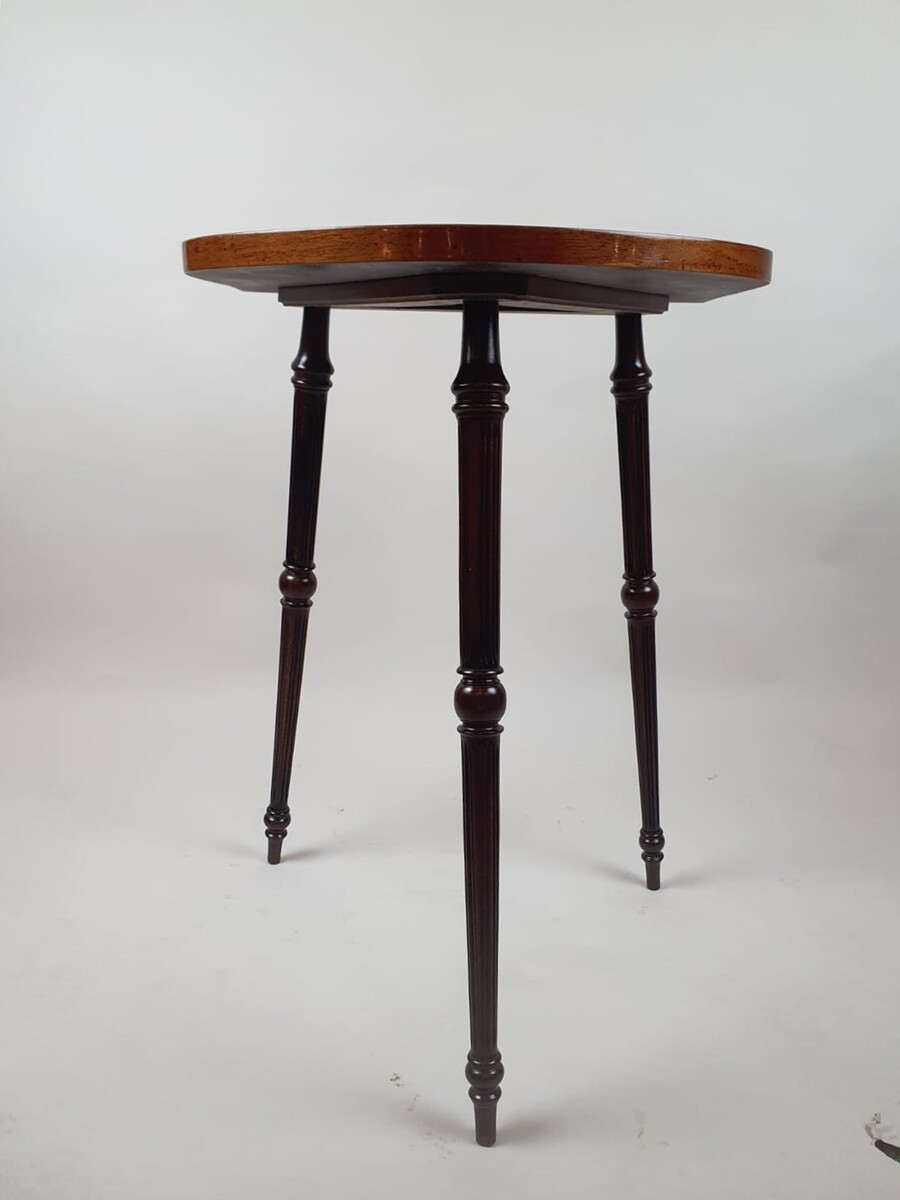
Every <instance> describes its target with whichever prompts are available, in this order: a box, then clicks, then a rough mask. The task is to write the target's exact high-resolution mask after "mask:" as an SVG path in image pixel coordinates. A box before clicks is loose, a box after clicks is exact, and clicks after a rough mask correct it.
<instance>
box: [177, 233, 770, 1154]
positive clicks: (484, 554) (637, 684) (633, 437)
mask: <svg viewBox="0 0 900 1200" xmlns="http://www.w3.org/2000/svg"><path fill="white" fill-rule="evenodd" d="M184 261H185V270H186V271H187V272H188V274H189V275H193V276H195V277H197V278H201V279H208V280H212V281H214V282H217V283H224V284H228V285H231V286H233V287H236V288H240V289H242V290H247V291H256V292H269V293H276V294H277V295H278V299H279V300H280V302H281V303H282V304H284V305H287V306H290V307H298V308H302V309H303V325H302V332H301V338H300V350H299V352H298V354H297V357H296V358H295V360H294V362H293V369H294V374H293V384H294V432H293V442H292V451H291V486H290V497H289V512H288V534H287V550H286V554H285V561H284V570H283V572H282V574H281V578H280V581H279V584H280V588H281V593H282V628H281V650H280V660H279V677H278V700H277V707H276V721H275V745H274V758H273V771H272V792H271V800H270V804H269V807H268V809H267V810H266V814H265V825H266V834H267V837H268V845H269V862H271V863H277V862H279V861H280V858H281V848H282V844H283V841H284V838H285V835H286V833H287V829H288V826H289V824H290V821H291V812H290V808H289V805H288V792H289V788H290V783H291V766H292V758H293V752H294V739H295V732H296V726H297V715H298V707H299V702H300V688H301V683H302V676H303V663H304V654H305V649H306V633H307V624H308V620H309V610H310V606H311V604H312V599H313V594H314V593H315V590H316V577H315V569H314V568H315V563H314V550H315V535H316V515H317V509H318V496H319V480H320V473H321V464H322V446H323V438H324V428H325V409H326V400H327V395H328V389H329V387H330V386H331V374H332V366H331V362H330V361H329V356H328V327H329V314H330V309H331V308H332V307H350V308H352V307H365V308H432V309H438V310H440V309H449V308H458V309H461V310H462V355H461V362H460V366H459V371H458V373H457V375H456V378H455V379H454V381H453V384H452V391H453V394H454V396H455V398H456V399H455V403H454V405H453V411H454V413H455V414H456V417H457V426H458V453H459V635H460V636H459V640H460V665H459V668H458V674H459V676H460V679H459V682H458V684H457V687H456V690H455V695H454V703H455V709H456V714H457V716H458V718H459V722H460V724H459V727H458V728H459V734H460V739H461V751H462V802H463V839H464V864H465V901H466V934H467V951H468V984H469V1018H470V1031H471V1041H470V1049H469V1053H468V1058H467V1063H466V1078H467V1079H468V1082H469V1096H470V1099H471V1101H472V1103H473V1104H474V1110H475V1135H476V1140H477V1141H478V1143H479V1144H480V1145H483V1146H490V1145H493V1144H494V1141H495V1139H496V1130H497V1102H498V1101H499V1099H500V1094H501V1088H500V1084H501V1081H502V1080H503V1075H504V1066H503V1062H502V1059H501V1056H500V1051H499V1049H498V1047H497V999H498V931H499V857H500V735H501V734H502V732H503V726H502V725H501V723H500V722H501V720H502V718H503V715H504V712H505V709H506V692H505V690H504V687H503V684H502V682H501V678H500V677H501V674H502V668H501V666H500V502H501V496H500V492H501V486H500V485H501V460H502V432H503V420H504V417H505V415H506V413H507V411H508V406H507V402H506V396H507V393H508V391H509V385H508V383H507V381H506V379H505V377H504V374H503V369H502V366H501V362H500V351H499V313H500V310H501V309H512V310H518V311H538V312H548V311H549V312H579V313H601V314H602V313H608V314H612V315H614V316H615V330H616V360H615V366H614V368H613V372H612V375H611V380H612V392H613V395H614V397H615V406H616V422H617V432H618V451H619V473H620V485H621V501H622V530H623V542H624V561H625V574H624V579H625V582H624V586H623V587H622V592H621V595H622V600H623V603H624V605H625V609H626V617H627V619H628V625H627V628H628V642H629V656H630V666H631V685H632V697H633V708H634V727H635V739H636V749H637V764H638V783H639V790H640V801H641V830H640V837H639V843H640V848H641V853H642V856H643V859H644V862H645V864H646V876H647V886H648V887H649V888H651V889H652V890H654V891H655V890H656V889H658V888H659V885H660V864H661V862H662V858H663V847H664V844H665V839H664V837H663V831H662V828H661V827H660V814H659V768H658V750H657V741H658V736H657V698H656V643H655V620H656V603H657V600H658V595H659V592H658V588H657V585H656V578H655V573H654V569H653V547H652V532H651V519H650V445H649V421H648V397H649V393H650V375H651V372H650V368H649V366H648V365H647V361H646V358H645V355H644V346H643V333H642V315H643V314H658V313H662V312H665V310H666V308H667V307H668V305H669V304H670V303H673V302H679V301H691V302H696V301H705V300H710V299H715V298H716V297H719V296H725V295H729V294H731V293H735V292H740V291H745V290H748V289H750V288H755V287H761V286H763V285H764V284H766V283H768V281H769V278H770V274H771V254H770V253H769V252H768V251H767V250H762V249H760V248H759V247H756V246H746V245H742V244H740V243H733V242H716V241H702V240H699V239H691V238H665V237H648V236H642V235H637V234H624V233H611V232H603V231H594V230H578V229H547V228H531V227H523V226H482V225H441V226H438V225H427V226H413V225H406V226H366V227H362V228H358V229H332V230H307V231H301V232H297V233H275V234H227V235H219V236H216V237H209V238H195V239H193V240H191V241H188V242H186V243H185V244H184Z"/></svg>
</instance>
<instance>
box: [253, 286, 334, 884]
mask: <svg viewBox="0 0 900 1200" xmlns="http://www.w3.org/2000/svg"><path fill="white" fill-rule="evenodd" d="M328 318H329V310H328V309H327V308H307V309H304V311H303V326H302V329H301V333H300V349H299V350H298V352H297V357H296V358H295V359H294V361H293V363H292V364H291V366H292V367H293V371H294V373H293V376H292V382H293V384H294V432H293V437H292V441H291V486H290V496H289V499H288V528H287V549H286V552H285V559H284V570H283V571H282V573H281V578H280V579H279V581H278V583H279V587H280V589H281V604H282V609H281V652H280V656H279V664H278V700H277V705H276V710H275V750H274V756H273V763H272V795H271V799H270V802H269V807H268V808H267V809H266V815H265V825H266V837H267V838H268V840H269V856H268V857H269V862H270V863H277V862H280V861H281V844H282V842H283V841H284V839H285V836H286V834H287V828H288V825H290V823H291V810H290V808H289V807H288V793H289V790H290V785H291V764H292V762H293V758H294V737H295V735H296V731H297V711H298V708H299V705H300V685H301V682H302V679H303V658H304V654H305V652H306V627H307V624H308V622H309V610H310V608H311V607H312V598H313V595H314V593H315V590H316V576H315V571H314V569H315V565H316V564H315V562H314V561H313V555H314V553H315V542H316V515H317V512H318V508H319V477H320V474H321V470H322V442H323V438H324V436H325V404H326V399H327V396H328V389H329V388H330V387H331V374H332V370H333V368H332V365H331V362H330V361H329V358H328Z"/></svg>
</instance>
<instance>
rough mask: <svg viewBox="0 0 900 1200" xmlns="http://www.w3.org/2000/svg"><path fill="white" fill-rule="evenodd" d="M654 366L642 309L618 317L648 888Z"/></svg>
mask: <svg viewBox="0 0 900 1200" xmlns="http://www.w3.org/2000/svg"><path fill="white" fill-rule="evenodd" d="M650 375H651V371H650V368H649V367H648V366H647V361H646V359H645V358H644V339H643V333H642V329H641V318H640V314H637V313H619V314H618V315H617V316H616V363H615V366H614V368H613V371H612V374H611V375H610V379H611V380H612V393H613V395H614V396H615V398H616V426H617V431H618V443H619V483H620V487H621V492H622V533H623V541H624V545H625V584H624V586H623V588H622V603H623V604H624V605H625V608H626V610H627V611H626V614H625V615H626V617H627V619H628V649H629V656H630V659H631V691H632V698H633V701H634V732H635V741H636V744H637V762H638V782H639V786H640V793H641V817H642V821H641V833H640V838H639V843H640V847H641V855H642V857H643V860H644V863H645V864H646V871H647V887H648V888H650V890H651V891H656V890H657V889H658V888H659V882H660V881H659V875H660V863H661V862H662V860H663V846H664V845H665V838H664V837H663V831H662V829H661V828H660V825H659V752H658V737H657V717H656V631H655V622H656V602H657V600H658V599H659V588H658V587H657V585H656V573H655V572H654V570H653V538H652V533H651V527H650V440H649V421H648V406H647V398H648V396H649V395H650V387H651V384H650Z"/></svg>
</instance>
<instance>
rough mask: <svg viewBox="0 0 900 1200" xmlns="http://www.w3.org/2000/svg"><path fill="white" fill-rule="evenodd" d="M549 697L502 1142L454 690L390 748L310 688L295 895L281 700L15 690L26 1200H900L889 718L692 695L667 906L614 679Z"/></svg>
mask: <svg viewBox="0 0 900 1200" xmlns="http://www.w3.org/2000/svg"><path fill="white" fill-rule="evenodd" d="M444 690H446V689H444ZM533 695H534V689H530V688H523V689H520V690H519V691H518V693H517V692H516V691H515V690H513V687H512V683H511V682H510V696H511V704H510V711H509V714H508V719H507V733H506V735H505V737H504V743H505V744H504V781H503V782H504V797H503V802H504V829H503V836H504V855H503V889H502V917H503V930H502V961H501V984H502V997H501V1033H502V1037H501V1048H502V1050H503V1053H504V1056H505V1059H506V1063H507V1080H506V1083H505V1084H504V1095H503V1099H502V1101H501V1106H500V1136H499V1140H498V1144H497V1146H496V1147H495V1148H494V1149H493V1150H483V1149H479V1148H478V1147H476V1146H474V1145H473V1143H472V1138H471V1121H470V1112H469V1102H468V1099H467V1097H466V1084H465V1081H464V1079H463V1075H462V1068H463V1065H464V1058H465V1052H466V1049H467V1041H466V1037H467V1028H466V1015H467V1014H466V996H465V961H464V937H463V907H462V891H461V882H462V880H461V861H460V853H459V842H460V819H459V813H458V802H457V794H456V792H457V762H456V747H455V744H454V739H455V734H454V733H453V722H452V717H450V715H449V713H448V711H446V709H447V705H446V696H444V695H443V692H441V691H440V690H439V689H437V688H435V689H434V691H433V692H432V691H431V690H429V691H427V692H426V694H425V696H424V698H423V702H422V704H421V705H420V706H419V707H418V710H417V711H416V712H415V713H414V714H413V715H412V716H411V717H410V716H407V718H406V719H404V721H403V722H402V725H398V721H397V719H396V714H395V713H394V712H392V711H391V710H390V709H389V708H388V707H386V706H385V704H384V701H383V691H381V692H379V685H378V681H377V680H375V679H373V680H372V681H371V683H370V685H369V686H368V687H367V686H366V684H365V681H363V682H362V683H361V684H359V686H355V687H354V689H352V694H351V695H348V689H346V688H343V687H339V686H337V684H331V685H329V684H328V682H327V681H325V682H322V681H319V682H318V683H317V694H316V698H315V701H314V702H313V700H311V699H310V698H309V697H307V701H306V702H305V706H304V707H305V711H304V714H303V715H304V725H303V731H302V738H301V746H300V753H299V755H298V778H299V780H300V781H301V782H300V787H299V789H298V802H297V806H296V818H295V822H294V825H293V827H292V830H291V834H290V840H289V841H288V843H287V846H286V856H285V861H284V863H283V864H282V866H281V867H280V868H278V869H270V868H267V866H266V865H265V863H264V861H263V856H264V843H263V838H262V835H261V831H260V826H259V810H260V807H261V803H262V802H263V799H264V792H265V786H264V776H265V774H266V771H267V767H268V762H267V759H268V747H269V719H270V706H271V680H270V679H267V678H266V679H264V678H262V677H249V676H248V677H246V678H244V679H243V680H237V679H235V680H233V681H232V682H231V683H230V684H221V683H219V684H217V685H214V684H211V685H210V686H209V688H208V689H205V690H204V689H200V688H197V689H196V690H193V691H190V690H188V691H185V690H181V691H178V692H176V691H174V690H166V689H164V688H162V687H160V688H158V689H157V690H155V691H154V690H147V689H145V690H143V691H140V692H139V691H137V690H134V691H132V690H129V689H128V688H127V687H125V686H124V685H123V684H122V683H121V682H118V683H117V682H115V681H109V682H108V683H107V684H106V685H105V686H104V685H100V684H98V685H97V686H95V687H94V689H93V690H92V691H90V692H88V691H81V692H79V691H77V690H75V689H72V690H70V691H66V690H55V691H52V692H50V691H48V692H41V691H39V690H37V689H35V690H32V691H28V692H22V691H21V690H20V691H19V692H18V693H17V694H16V695H15V696H12V695H9V694H5V695H4V697H3V708H2V725H3V728H4V730H5V731H6V734H7V735H8V741H7V745H8V749H7V750H6V752H5V756H4V762H3V774H4V788H5V793H4V802H5V809H6V811H7V812H8V814H9V817H8V819H7V821H6V824H5V834H4V838H3V843H2V847H0V889H2V893H0V935H2V937H0V940H2V945H3V954H2V956H0V1060H2V1063H3V1071H2V1101H0V1134H2V1136H0V1179H2V1181H3V1189H2V1191H3V1196H4V1197H8V1198H9V1200H47V1198H49V1197H53V1200H67V1198H69V1197H71V1198H72V1200H76V1198H77V1200H88V1198H96V1200H113V1198H116V1200H119V1198H122V1197H127V1200H151V1198H152V1200H158V1198H159V1197H166V1198H167V1200H201V1198H202V1200H208V1198H209V1197H212V1196H215V1197H217V1200H231V1198H234V1200H238V1198H241V1200H245V1198H246V1197H247V1196H248V1195H252V1194H258V1193H259V1192H260V1191H261V1190H264V1191H265V1194H266V1195H267V1196H269V1197H272V1198H273V1200H281V1198H282V1197H283V1198H285V1200H287V1198H288V1197H295V1196H297V1195H307V1194H315V1195H317V1196H321V1197H323V1198H332V1197H335V1198H336V1197H344V1196H348V1197H349V1196H365V1197H366V1198H367V1200H381V1198H382V1197H384V1198H385V1200H388V1198H390V1200H394V1198H397V1197H417V1198H418V1197H422V1196H428V1197H429V1200H440V1198H442V1197H445V1196H446V1197H450V1196H457V1195H460V1194H463V1193H468V1194H471V1195H483V1194H489V1193H490V1194H493V1195H496V1196H502V1197H513V1196H515V1197H517V1198H520V1200H521V1198H528V1200H530V1198H532V1197H533V1198H534V1200H538V1198H540V1200H544V1198H545V1197H546V1196H547V1195H548V1194H551V1193H552V1192H553V1191H555V1190H557V1189H564V1190H565V1192H566V1193H567V1194H568V1195H572V1196H577V1197H582V1196H584V1197H587V1196H595V1195H598V1194H604V1195H614V1196H618V1197H622V1198H623V1200H624V1198H625V1197H629V1198H632V1197H634V1198H642V1197H654V1196H660V1195H664V1196H666V1197H669V1198H671V1200H680V1198H682V1197H683V1198H684V1200H688V1198H690V1200H697V1198H699V1197H721V1196H722V1195H726V1194H727V1195H728V1196H730V1197H747V1198H748V1200H750V1198H751V1197H752V1198H753V1200H758V1198H760V1197H779V1198H780V1197H784V1198H785V1200H788V1198H790V1200H797V1198H798V1197H810V1198H813V1197H815V1198H816V1200H832V1198H833V1200H843V1198H844V1197H846V1196H848V1195H857V1196H866V1197H870V1198H873V1200H875V1198H877V1197H885V1198H887V1197H893V1196H895V1195H896V1194H897V1189H898V1187H900V1167H898V1166H897V1164H896V1163H892V1162H890V1161H889V1160H888V1159H886V1158H884V1157H883V1156H881V1155H880V1154H878V1153H877V1151H875V1150H874V1149H873V1148H872V1146H871V1144H870V1143H869V1141H868V1139H867V1137H866V1134H865V1132H864V1129H863V1125H864V1123H865V1121H867V1120H868V1119H870V1118H871V1116H872V1114H873V1113H874V1112H875V1111H880V1112H881V1113H882V1118H883V1121H884V1124H885V1127H886V1130H887V1133H886V1134H885V1136H888V1134H889V1133H890V1131H891V1121H892V1120H894V1119H895V1118H900V1061H898V1035H897V1032H896V1031H897V1019H898V1018H897V1013H898V1004H897V1001H898V995H900V975H898V967H897V961H898V960H897V954H896V936H895V933H894V930H895V927H896V915H895V914H896V912H897V911H900V877H898V873H897V871H896V866H895V857H896V845H897V833H898V828H900V816H898V811H897V806H896V804H895V798H894V794H893V789H892V788H891V787H890V786H888V785H887V784H888V781H889V780H890V779H891V775H890V774H889V772H888V766H889V763H890V760H891V758H892V756H893V748H894V745H895V734H894V729H893V722H892V718H893V713H892V711H891V707H890V705H889V704H887V703H886V704H885V705H884V707H883V717H882V719H881V720H880V721H879V720H878V719H877V718H875V717H874V716H873V713H874V712H875V711H876V708H877V706H875V705H873V704H872V702H871V698H870V701H869V704H868V706H867V707H865V708H863V707H862V706H860V707H859V708H858V709H856V708H855V705H854V699H853V697H847V696H842V697H840V698H839V699H838V698H832V699H829V698H828V697H823V696H822V695H818V696H812V695H802V694H797V693H787V692H785V691H784V690H781V691H779V690H777V689H775V688H771V689H767V688H763V687H758V688H756V689H754V690H752V691H750V692H747V693H745V694H743V695H742V696H740V697H737V695H736V693H734V692H729V693H721V694H719V693H716V692H714V691H704V692H700V691H697V692H696V693H689V692H684V691H672V690H671V689H666V690H665V692H664V697H663V700H664V716H665V720H664V731H665V736H664V742H663V760H664V769H665V771H664V777H665V782H666V786H665V808H664V812H665V826H666V829H667V832H668V835H669V851H668V857H667V859H666V863H665V886H664V890H663V891H662V892H660V893H659V894H657V895H650V894H648V893H646V892H645V891H644V890H642V888H641V886H640V883H639V876H638V869H639V865H640V864H639V859H638V854H637V851H636V847H635V832H636V824H637V821H636V799H635V795H634V793H635V785H634V780H633V766H632V758H631V747H630V729H629V711H628V697H627V692H626V690H625V682H624V680H623V679H617V680H614V681H612V682H610V683H608V684H606V685H600V686H595V687H593V688H591V689H590V690H589V689H588V688H586V687H583V686H582V687H580V689H579V690H577V691H576V693H575V694H574V695H573V694H572V692H571V691H570V692H569V697H570V700H569V702H568V703H566V704H562V703H560V704H557V705H554V706H552V711H551V712H550V713H549V715H548V713H547V711H546V705H544V706H543V708H539V706H538V705H537V704H536V703H535V702H534V701H533V700H529V696H533ZM379 696H381V697H382V699H381V700H379ZM854 711H858V712H860V713H865V716H864V718H863V717H862V716H860V717H859V718H858V719H857V718H854ZM835 729H840V730H841V736H840V738H837V737H835V735H834V732H833V731H834V730H835ZM560 763H561V764H562V788H561V789H560V788H559V787H558V786H557V787H554V786H553V785H552V783H551V780H552V779H553V778H554V777H555V773H556V771H557V769H558V768H559V766H560ZM300 792H302V798H301V796H300V794H299V793H300ZM894 1131H895V1132H898V1133H900V1120H897V1121H896V1123H895V1126H894Z"/></svg>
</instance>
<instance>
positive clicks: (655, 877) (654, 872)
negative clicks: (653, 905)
mask: <svg viewBox="0 0 900 1200" xmlns="http://www.w3.org/2000/svg"><path fill="white" fill-rule="evenodd" d="M644 866H645V867H646V868H647V888H648V890H649V891H651V892H658V891H659V868H660V864H659V863H658V862H648V863H645V864H644Z"/></svg>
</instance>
